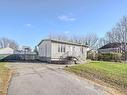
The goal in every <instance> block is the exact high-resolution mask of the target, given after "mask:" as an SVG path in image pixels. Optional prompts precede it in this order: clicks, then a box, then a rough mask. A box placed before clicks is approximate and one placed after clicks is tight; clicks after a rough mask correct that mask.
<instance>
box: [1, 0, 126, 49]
mask: <svg viewBox="0 0 127 95" xmlns="http://www.w3.org/2000/svg"><path fill="white" fill-rule="evenodd" d="M126 15H127V0H0V37H7V38H10V39H14V40H16V41H17V42H18V43H19V44H21V45H29V46H32V47H34V46H35V45H37V44H38V43H39V41H40V40H41V39H44V38H46V37H47V36H48V35H49V34H62V35H64V34H65V35H77V36H80V35H86V34H88V33H96V34H97V35H98V36H99V37H103V36H104V34H105V33H106V32H107V31H110V30H111V28H112V27H113V26H114V25H115V24H116V23H117V22H118V21H119V20H120V19H121V18H122V16H126Z"/></svg>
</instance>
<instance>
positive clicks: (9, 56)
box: [0, 47, 37, 61]
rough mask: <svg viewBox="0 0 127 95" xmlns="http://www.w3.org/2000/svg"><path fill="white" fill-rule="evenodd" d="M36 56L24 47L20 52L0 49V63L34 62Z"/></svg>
mask: <svg viewBox="0 0 127 95" xmlns="http://www.w3.org/2000/svg"><path fill="white" fill-rule="evenodd" d="M35 59H37V54H36V53H35V52H32V51H31V49H30V48H28V47H24V48H23V49H22V50H21V49H20V50H14V49H12V48H10V47H6V48H1V49H0V61H1V60H2V61H22V60H35Z"/></svg>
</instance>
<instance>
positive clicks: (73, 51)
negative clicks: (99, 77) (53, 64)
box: [51, 42, 87, 60]
mask: <svg viewBox="0 0 127 95" xmlns="http://www.w3.org/2000/svg"><path fill="white" fill-rule="evenodd" d="M59 46H65V52H58V48H59ZM51 47H52V48H51V58H52V60H57V59H59V58H60V56H64V55H65V54H66V53H67V52H69V53H68V54H69V55H70V56H71V55H73V56H75V57H84V59H86V53H87V52H86V49H87V48H86V47H82V46H77V45H69V44H63V43H55V42H52V43H51ZM82 48H83V52H82Z"/></svg>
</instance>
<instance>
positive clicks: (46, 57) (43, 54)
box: [38, 41, 51, 62]
mask: <svg viewBox="0 0 127 95" xmlns="http://www.w3.org/2000/svg"><path fill="white" fill-rule="evenodd" d="M38 48H39V52H38V54H39V57H40V58H39V59H41V60H42V61H48V62H50V59H51V41H43V42H42V43H41V44H40V45H39V46H38Z"/></svg>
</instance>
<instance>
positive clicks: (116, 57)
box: [98, 53, 122, 62]
mask: <svg viewBox="0 0 127 95" xmlns="http://www.w3.org/2000/svg"><path fill="white" fill-rule="evenodd" d="M121 57H122V54H121V53H104V54H98V60H99V61H115V62H119V61H121Z"/></svg>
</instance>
